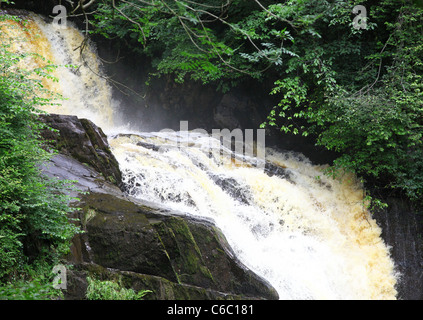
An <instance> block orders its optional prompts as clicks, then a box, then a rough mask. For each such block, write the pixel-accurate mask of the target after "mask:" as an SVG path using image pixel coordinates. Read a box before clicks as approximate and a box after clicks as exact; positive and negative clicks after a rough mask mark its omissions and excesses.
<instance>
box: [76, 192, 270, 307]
mask: <svg viewBox="0 0 423 320" xmlns="http://www.w3.org/2000/svg"><path fill="white" fill-rule="evenodd" d="M80 207H82V211H81V212H80V218H81V221H82V222H83V226H84V229H85V230H86V232H87V233H86V235H85V237H81V238H80V241H84V242H85V243H84V244H81V243H80V244H79V247H81V248H82V247H85V248H89V251H90V252H89V254H85V256H87V257H88V256H89V257H90V259H89V260H86V261H84V262H89V263H94V264H96V265H100V266H102V267H105V268H112V269H115V270H119V271H122V272H123V271H125V272H131V275H132V276H131V277H132V278H134V279H138V280H137V281H140V280H139V279H141V278H142V279H146V278H145V277H147V278H148V279H151V276H155V277H159V278H160V279H165V280H166V281H165V282H166V283H167V284H169V283H173V284H172V286H173V285H176V284H178V285H188V286H194V287H200V288H203V289H206V290H213V291H219V292H224V293H226V294H230V295H237V296H245V297H253V298H257V299H277V297H278V295H277V293H276V291H275V290H274V289H273V288H272V287H271V286H270V285H269V284H268V283H266V282H265V281H264V280H263V279H261V278H259V277H258V276H257V275H255V274H254V273H252V272H251V271H249V270H247V269H246V268H245V267H244V266H243V265H242V264H241V263H240V262H239V261H237V260H236V258H234V256H233V253H232V252H231V249H230V247H229V245H228V244H227V242H226V240H225V238H224V236H223V235H222V234H221V232H220V231H219V230H218V229H217V228H216V227H215V226H214V225H212V224H211V223H210V222H207V221H200V220H195V219H192V218H187V217H181V216H174V215H172V212H167V215H164V214H163V211H162V212H157V211H156V210H155V209H154V208H150V207H147V206H143V205H139V204H135V203H133V202H131V201H128V200H124V199H121V198H118V197H115V196H114V195H108V194H96V193H90V194H88V195H85V196H83V197H82V198H81V203H80ZM74 245H75V243H74ZM74 260H81V259H74ZM82 260H84V259H82ZM154 279H156V278H154ZM160 281H162V282H163V281H164V280H160ZM153 282H154V283H156V282H157V281H153ZM131 286H132V284H131ZM178 288H179V287H178ZM182 288H186V287H181V288H179V289H178V290H182ZM152 289H154V288H152ZM150 290H151V289H150ZM156 290H157V289H156ZM190 290H192V289H190ZM185 294H188V293H185ZM158 296H160V294H159V295H158Z"/></svg>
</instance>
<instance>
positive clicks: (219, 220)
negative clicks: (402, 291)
mask: <svg viewBox="0 0 423 320" xmlns="http://www.w3.org/2000/svg"><path fill="white" fill-rule="evenodd" d="M11 24H13V26H14V28H10V27H7V28H6V29H4V28H3V29H2V32H4V33H5V34H9V35H11V36H13V37H14V39H15V44H14V46H15V50H18V51H19V50H23V51H27V52H28V51H29V52H37V53H39V54H40V55H42V56H43V57H45V58H46V59H47V60H49V61H51V62H53V63H54V64H57V65H60V67H59V68H58V69H57V70H56V71H55V76H56V77H57V78H58V79H59V81H58V82H53V81H51V82H50V81H46V82H45V83H44V85H45V86H46V87H48V88H49V89H51V90H53V91H55V92H57V93H60V94H61V95H63V97H64V98H65V99H66V100H65V101H63V103H62V105H61V106H55V107H49V108H45V111H47V112H52V113H61V114H73V115H77V116H78V117H85V118H88V119H90V120H92V121H93V122H95V123H96V124H97V125H99V126H100V127H102V128H103V130H104V131H105V132H106V134H108V137H109V142H110V146H111V148H112V151H113V153H114V155H115V156H116V158H117V160H118V161H119V164H120V168H121V170H122V173H123V179H124V183H125V186H126V192H127V193H128V195H130V196H132V197H135V198H138V199H141V200H148V201H150V202H157V203H160V204H161V205H164V206H166V207H168V208H170V209H172V210H174V212H180V213H181V214H185V215H192V216H196V217H201V218H204V219H209V220H211V221H213V222H214V223H215V224H216V225H217V226H218V227H219V228H220V229H221V230H222V232H223V234H224V235H225V237H226V238H227V240H228V242H229V244H230V245H231V247H232V249H233V252H234V253H235V255H236V256H237V258H238V259H239V260H240V261H241V262H242V263H243V264H244V265H245V266H247V267H248V268H249V269H251V270H252V271H254V272H255V273H256V274H258V275H260V276H261V277H263V278H264V279H266V280H267V281H269V282H270V283H271V284H272V285H273V286H274V287H275V289H276V290H277V291H278V293H279V296H280V298H281V299H395V298H396V294H397V292H396V289H395V285H396V281H397V275H396V273H395V266H394V263H393V261H392V260H391V258H390V253H389V248H388V247H387V246H386V244H385V243H384V242H383V240H382V238H381V229H380V227H379V226H378V225H377V224H376V222H375V220H374V219H373V218H372V217H371V215H370V214H369V212H368V211H367V210H366V209H365V207H364V206H363V201H364V199H363V190H362V188H361V186H360V184H359V183H358V182H357V181H356V179H355V178H354V177H352V176H344V177H343V178H342V179H338V180H335V179H332V178H330V177H328V176H326V175H325V174H324V167H323V166H316V165H313V164H312V163H311V162H310V161H309V160H308V159H306V158H305V157H304V156H302V155H300V154H294V153H290V152H278V151H276V150H272V149H270V148H266V156H265V160H263V161H265V162H266V165H267V166H264V167H259V166H256V165H255V164H254V163H253V162H252V161H251V159H248V158H246V157H243V155H241V154H238V155H236V156H237V159H241V160H237V161H233V159H232V158H231V156H232V155H233V154H234V152H231V151H230V150H229V151H228V152H220V151H221V149H222V148H221V144H220V141H219V140H217V139H216V138H215V137H213V136H210V135H207V134H204V133H199V132H192V131H180V132H143V130H142V126H140V127H139V128H123V129H122V128H120V127H119V126H120V125H121V121H120V119H119V105H118V103H117V102H116V101H114V100H113V97H112V91H111V88H110V87H109V85H108V84H107V81H106V80H105V79H104V77H103V76H101V63H100V62H99V59H98V57H97V56H96V52H95V50H94V49H93V47H92V46H89V45H88V46H87V47H86V48H85V49H84V50H83V51H82V54H81V50H80V46H81V43H82V40H83V35H82V34H81V33H80V32H79V31H78V30H77V29H76V28H75V27H73V26H71V25H69V26H68V27H66V28H60V29H56V28H55V27H54V26H52V25H51V24H49V23H46V22H45V21H44V20H43V19H41V18H40V17H38V16H36V15H31V16H30V17H29V24H28V25H27V26H26V27H25V28H24V27H23V26H22V25H21V24H19V23H16V22H10V23H8V25H9V26H10V25H11ZM42 63H46V61H44V60H39V59H38V60H37V59H32V60H28V61H25V67H27V68H30V67H31V66H34V65H35V66H41V65H40V64H42ZM70 65H73V66H75V67H71V66H70ZM181 142H182V143H181ZM216 150H218V151H219V152H215V151H216ZM274 168H278V170H276V171H275V170H274Z"/></svg>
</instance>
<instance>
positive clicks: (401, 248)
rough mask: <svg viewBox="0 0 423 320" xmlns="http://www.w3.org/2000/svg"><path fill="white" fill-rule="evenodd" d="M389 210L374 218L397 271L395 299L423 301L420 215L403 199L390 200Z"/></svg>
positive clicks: (422, 240) (422, 237)
mask: <svg viewBox="0 0 423 320" xmlns="http://www.w3.org/2000/svg"><path fill="white" fill-rule="evenodd" d="M385 201H386V203H387V204H388V205H389V207H388V209H385V210H383V211H381V212H378V213H377V214H375V219H376V220H377V222H378V223H379V225H380V226H381V227H382V237H383V239H384V240H385V242H386V243H387V244H388V245H389V246H390V247H391V254H392V257H393V259H394V260H395V264H396V266H397V270H398V271H399V272H400V273H401V277H400V279H399V281H398V285H397V287H398V288H397V290H398V298H399V299H403V300H423V214H422V212H421V210H422V209H421V208H420V212H419V210H418V209H416V208H413V206H412V205H411V204H410V203H409V202H408V201H406V200H404V199H399V198H392V197H389V198H387V199H386V200H385Z"/></svg>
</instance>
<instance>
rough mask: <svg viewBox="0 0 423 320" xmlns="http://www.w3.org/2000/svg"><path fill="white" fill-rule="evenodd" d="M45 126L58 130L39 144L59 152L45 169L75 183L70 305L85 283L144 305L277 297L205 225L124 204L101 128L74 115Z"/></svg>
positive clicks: (82, 292)
mask: <svg viewBox="0 0 423 320" xmlns="http://www.w3.org/2000/svg"><path fill="white" fill-rule="evenodd" d="M42 120H43V121H44V122H45V123H47V124H48V125H50V126H51V127H53V128H55V129H57V130H58V131H56V132H52V131H50V130H46V131H45V132H44V134H43V135H44V138H45V139H46V140H49V141H51V143H52V144H53V145H54V146H55V147H57V148H58V149H59V151H60V153H59V154H58V155H57V156H55V157H54V158H53V159H52V161H51V163H50V164H46V166H45V168H44V171H45V173H46V174H48V175H50V176H56V177H59V178H61V179H70V180H76V181H78V182H77V184H76V186H77V187H78V188H79V189H80V191H84V192H85V194H82V193H79V194H77V193H76V194H75V195H78V196H79V198H80V200H79V201H77V202H75V203H73V204H72V205H73V206H75V207H77V208H80V210H79V211H76V212H75V215H76V216H77V217H78V218H79V219H80V221H81V226H82V228H83V230H84V231H85V233H83V234H81V235H77V236H76V237H75V238H74V239H73V245H72V253H71V254H70V256H69V257H68V260H69V263H71V264H72V265H74V267H73V268H72V270H68V289H67V290H66V292H65V297H66V298H67V299H83V298H84V296H85V291H86V288H87V280H86V277H87V276H88V275H91V276H94V277H96V278H98V279H101V280H108V279H119V280H120V282H121V283H123V284H124V285H125V286H126V287H128V288H129V287H131V288H133V289H134V290H146V289H148V290H151V291H152V292H151V293H150V294H148V295H147V296H146V297H145V298H146V299H240V298H251V299H277V298H278V295H277V293H276V291H275V290H274V289H273V288H272V287H271V286H270V285H269V284H268V283H267V282H266V281H264V280H263V279H261V278H259V277H258V276H257V275H255V274H254V273H252V272H251V271H249V270H247V269H246V268H245V267H244V266H243V265H242V264H241V263H240V262H239V261H237V259H236V258H235V257H234V255H233V253H232V251H231V248H230V247H229V245H228V244H227V242H226V240H225V237H224V236H223V235H222V233H221V232H220V231H219V230H218V229H217V228H216V227H215V226H214V225H213V224H212V223H211V222H209V221H201V220H196V219H192V218H187V217H184V216H183V215H182V214H180V213H177V212H169V211H167V210H165V209H163V208H158V207H154V206H153V205H151V204H148V203H140V202H137V201H136V200H134V199H130V198H127V197H126V196H125V195H124V194H123V192H122V191H121V190H120V188H119V186H120V181H121V180H120V171H119V166H118V163H117V161H116V159H115V158H114V156H113V154H111V152H110V150H109V147H108V144H107V139H106V137H105V135H104V134H103V133H102V131H101V129H100V128H98V127H97V126H95V125H94V124H93V123H92V122H91V121H88V120H84V119H78V118H77V117H74V116H62V115H50V116H43V117H42Z"/></svg>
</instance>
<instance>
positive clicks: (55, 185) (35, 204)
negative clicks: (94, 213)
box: [0, 15, 78, 298]
mask: <svg viewBox="0 0 423 320" xmlns="http://www.w3.org/2000/svg"><path fill="white" fill-rule="evenodd" d="M1 19H18V18H16V17H8V16H5V15H3V16H1ZM21 23H23V21H22V22H21ZM12 41H18V40H17V39H7V37H5V36H4V35H3V36H2V41H1V44H0V286H4V287H3V288H1V290H0V294H1V295H2V298H4V296H7V295H8V293H9V294H10V295H11V297H12V298H18V297H19V295H20V294H22V295H23V296H25V297H26V298H28V296H32V297H35V296H36V295H38V296H39V297H44V298H45V296H46V295H48V294H50V293H51V292H50V291H49V289H51V282H50V283H49V284H48V285H47V284H46V281H47V282H48V281H50V280H52V277H53V274H52V273H51V268H52V267H53V265H54V264H55V263H57V262H58V259H59V258H60V257H61V256H62V255H63V254H64V253H65V252H66V251H67V250H69V245H70V239H71V238H72V237H73V235H74V234H75V232H77V231H78V229H77V228H76V227H75V226H74V224H72V223H70V220H69V218H68V213H69V212H70V210H71V209H70V208H69V205H68V203H69V200H70V198H69V197H68V196H67V195H66V194H65V193H64V192H65V191H66V190H67V189H68V188H69V187H70V185H68V182H66V181H57V180H53V179H50V178H47V177H46V176H44V175H43V174H42V173H41V164H42V163H44V162H45V161H47V160H48V159H49V157H50V156H51V153H49V152H47V151H45V150H44V149H43V142H42V140H41V139H40V131H41V130H42V129H45V128H44V125H42V124H41V122H40V121H39V120H38V116H37V113H40V111H39V110H38V109H37V108H39V107H40V106H42V105H44V104H49V103H51V101H52V96H51V94H50V93H49V92H48V91H47V90H45V89H44V87H43V85H42V82H41V79H42V78H44V77H51V76H50V71H51V70H52V68H53V66H47V67H44V68H37V69H34V70H24V69H23V68H22V67H20V66H19V67H18V64H19V63H20V62H21V61H23V60H24V59H25V58H27V57H28V56H29V55H26V54H18V53H14V52H13V51H12V50H11V48H10V46H11V43H12ZM38 58H41V57H38ZM31 280H34V281H33V282H28V281H31ZM9 281H14V284H13V285H8V284H7V283H8V282H9ZM20 284H21V285H20ZM11 288H13V290H11ZM38 289H39V290H38ZM28 290H29V291H28ZM41 291H42V292H44V293H45V294H44V293H43V294H41V293H40V292H41ZM53 291H54V290H53Z"/></svg>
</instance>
